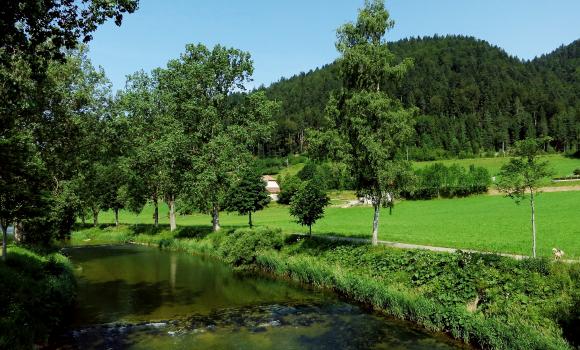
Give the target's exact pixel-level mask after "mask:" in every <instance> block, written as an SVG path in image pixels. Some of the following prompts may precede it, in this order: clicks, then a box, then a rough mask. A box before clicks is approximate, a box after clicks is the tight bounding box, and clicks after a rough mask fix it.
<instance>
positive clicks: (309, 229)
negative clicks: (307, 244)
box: [308, 225, 312, 236]
mask: <svg viewBox="0 0 580 350" xmlns="http://www.w3.org/2000/svg"><path fill="white" fill-rule="evenodd" d="M308 235H309V236H312V225H308Z"/></svg>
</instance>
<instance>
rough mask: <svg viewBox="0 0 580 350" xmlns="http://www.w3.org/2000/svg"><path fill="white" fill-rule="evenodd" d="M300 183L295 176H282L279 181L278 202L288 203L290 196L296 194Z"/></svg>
mask: <svg viewBox="0 0 580 350" xmlns="http://www.w3.org/2000/svg"><path fill="white" fill-rule="evenodd" d="M301 184H302V182H301V181H300V179H299V178H298V177H296V176H290V177H287V178H284V179H283V180H282V181H281V183H280V195H279V196H278V203H280V204H290V201H292V197H293V196H294V194H296V192H298V189H299V188H300V185H301Z"/></svg>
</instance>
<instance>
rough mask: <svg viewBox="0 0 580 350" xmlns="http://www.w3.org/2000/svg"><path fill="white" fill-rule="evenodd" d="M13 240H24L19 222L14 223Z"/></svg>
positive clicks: (22, 229) (18, 241)
mask: <svg viewBox="0 0 580 350" xmlns="http://www.w3.org/2000/svg"><path fill="white" fill-rule="evenodd" d="M14 241H15V242H17V243H20V242H23V241H24V228H23V227H22V223H20V222H15V223H14Z"/></svg>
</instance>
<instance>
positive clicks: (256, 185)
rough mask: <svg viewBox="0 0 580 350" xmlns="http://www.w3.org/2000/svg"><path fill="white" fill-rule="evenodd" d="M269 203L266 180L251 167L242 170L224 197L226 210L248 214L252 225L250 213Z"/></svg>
mask: <svg viewBox="0 0 580 350" xmlns="http://www.w3.org/2000/svg"><path fill="white" fill-rule="evenodd" d="M268 203H270V195H269V194H268V191H267V190H266V182H265V181H264V180H262V176H260V174H259V173H258V172H257V171H256V170H255V169H253V168H248V169H246V170H245V171H243V172H242V174H241V175H240V179H239V180H238V181H237V183H236V184H234V185H233V186H232V187H231V188H230V190H229V194H228V196H227V199H226V206H227V208H228V211H237V212H238V213H239V214H240V215H246V214H248V215H249V220H250V221H249V224H250V228H251V227H252V213H254V212H257V211H260V210H262V209H264V208H265V207H266V206H267V205H268Z"/></svg>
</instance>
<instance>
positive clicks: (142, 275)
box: [54, 246, 458, 350]
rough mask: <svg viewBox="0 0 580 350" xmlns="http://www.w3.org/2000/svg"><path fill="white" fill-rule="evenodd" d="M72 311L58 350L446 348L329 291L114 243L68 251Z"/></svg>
mask: <svg viewBox="0 0 580 350" xmlns="http://www.w3.org/2000/svg"><path fill="white" fill-rule="evenodd" d="M69 253H70V256H71V259H72V261H73V263H74V264H75V267H76V273H77V276H78V278H79V296H78V307H77V310H76V314H75V321H74V324H73V326H72V328H71V330H70V331H68V332H66V334H65V335H64V336H63V337H62V338H61V339H60V340H59V341H58V344H54V345H55V346H54V347H58V348H62V349H273V348H275V349H333V350H336V349H452V348H457V347H458V345H457V343H455V342H453V341H451V340H449V339H447V338H446V337H443V336H437V335H432V334H429V333H427V332H424V331H422V330H420V329H417V328H416V327H413V326H411V325H409V324H408V323H404V322H399V321H394V320H390V319H385V318H383V317H379V316H377V315H374V314H370V313H367V312H365V311H363V310H361V309H360V308H359V307H357V306H353V305H350V304H347V303H344V302H341V301H339V300H338V299H337V298H336V297H335V296H334V295H332V294H329V293H323V292H320V291H315V290H308V289H304V288H300V287H299V286H297V285H293V284H290V283H285V282H281V281H275V280H272V279H269V278H264V277H260V276H248V275H242V274H238V273H235V272H234V271H232V269H230V268H229V267H228V266H226V265H224V264H221V263H219V262H217V261H215V260H213V259H208V258H204V257H199V256H191V255H187V254H179V253H173V252H164V251H159V250H157V249H151V248H144V247H134V246H119V247H93V248H76V249H71V250H70V252H69Z"/></svg>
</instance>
